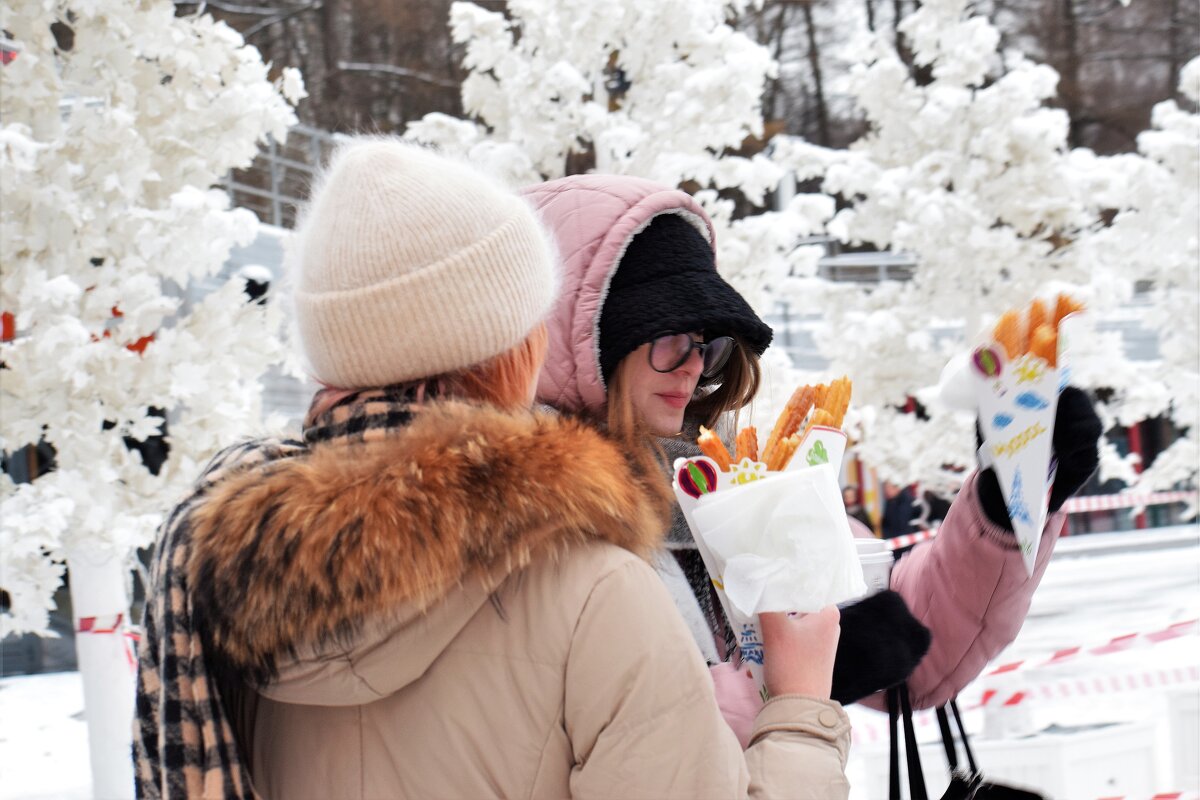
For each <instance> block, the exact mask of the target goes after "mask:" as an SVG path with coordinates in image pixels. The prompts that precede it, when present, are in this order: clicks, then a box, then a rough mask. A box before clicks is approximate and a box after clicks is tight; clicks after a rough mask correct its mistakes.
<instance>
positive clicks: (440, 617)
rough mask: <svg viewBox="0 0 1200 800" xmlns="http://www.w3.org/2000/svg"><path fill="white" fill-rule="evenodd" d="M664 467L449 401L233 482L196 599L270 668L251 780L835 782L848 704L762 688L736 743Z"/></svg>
mask: <svg viewBox="0 0 1200 800" xmlns="http://www.w3.org/2000/svg"><path fill="white" fill-rule="evenodd" d="M658 480H660V476H659V475H658V474H657V472H646V471H643V470H638V469H636V468H635V467H634V466H633V465H631V464H630V463H629V461H628V460H627V458H626V457H625V456H624V455H623V454H622V452H621V451H620V449H619V448H618V447H616V446H615V445H614V444H613V443H612V442H610V441H608V440H606V439H605V438H604V437H603V436H602V435H601V434H599V433H597V432H596V431H594V430H593V429H591V428H590V427H588V426H586V425H583V424H580V423H576V422H572V421H569V420H564V419H561V418H557V417H553V416H543V415H538V414H521V415H507V414H503V413H501V412H498V411H495V410H493V409H487V408H482V407H478V406H469V405H465V404H461V403H450V402H438V403H433V404H430V405H429V406H428V407H426V408H425V409H423V410H420V411H418V412H417V413H416V414H415V415H414V418H413V419H412V421H411V422H410V423H409V424H407V425H405V426H403V427H400V428H397V429H395V430H393V431H389V432H388V435H387V436H386V437H384V438H383V440H381V441H375V442H370V443H359V444H354V445H345V444H339V443H338V442H336V441H332V442H327V443H325V444H322V445H320V446H318V447H316V448H315V449H314V450H313V452H312V454H311V456H309V457H307V458H304V459H293V460H291V461H289V462H286V463H276V464H274V465H272V466H271V467H270V468H268V469H264V470H262V471H250V472H243V473H241V474H239V475H237V476H235V477H234V478H232V479H231V480H229V481H227V482H226V483H225V484H224V485H222V486H220V487H219V488H218V489H217V490H215V491H214V492H213V493H212V495H211V498H210V500H209V501H208V502H207V503H206V505H205V508H204V509H203V511H202V512H201V513H200V514H198V519H197V524H196V531H195V534H194V536H195V542H194V544H193V547H194V548H195V550H196V552H195V555H194V556H193V567H194V568H193V574H194V575H197V576H200V575H204V576H206V577H207V578H208V580H209V582H210V584H212V585H209V586H207V587H206V588H205V590H204V592H203V593H202V594H201V596H198V597H197V598H196V603H197V604H198V606H206V604H207V606H211V607H204V608H202V609H201V611H202V613H203V614H204V616H205V619H206V620H208V622H207V624H208V625H209V626H210V628H209V629H210V631H211V641H210V646H211V647H213V648H214V650H215V651H216V652H217V653H219V658H221V659H222V660H224V661H225V662H226V663H227V664H228V665H232V666H233V667H234V668H236V669H239V670H242V671H243V672H244V673H245V674H251V673H255V672H259V673H261V672H262V671H263V670H266V671H267V672H271V673H274V675H273V677H272V678H271V679H270V680H269V681H268V682H267V683H266V685H265V686H263V687H262V688H261V690H260V691H258V692H254V691H252V690H248V691H247V696H246V697H245V698H243V699H245V700H249V701H250V702H248V703H246V704H245V705H244V707H245V708H247V709H249V711H248V715H249V716H248V718H247V720H246V723H247V725H246V727H245V731H244V736H245V737H246V745H247V750H248V757H249V761H250V764H251V768H250V772H251V775H252V779H253V782H254V786H255V789H256V791H257V792H258V793H259V794H260V795H261V796H262V797H264V798H268V800H270V799H271V798H287V800H303V799H304V798H319V799H320V800H329V799H330V798H388V799H389V800H390V799H391V798H403V797H409V798H423V799H424V798H486V797H506V798H543V797H544V798H564V797H581V798H583V797H612V798H624V799H629V798H668V797H679V798H708V797H712V798H739V797H745V796H751V797H783V798H822V800H828V799H829V798H844V797H846V796H847V794H848V784H847V782H846V780H845V776H844V767H845V760H846V754H847V750H848V747H849V729H850V726H849V722H848V720H847V718H846V716H845V714H844V712H843V711H842V709H841V707H840V706H839V705H838V704H836V703H834V702H831V701H823V700H818V699H814V698H808V697H800V696H787V697H780V698H776V699H773V700H772V701H771V702H769V703H768V704H767V705H766V707H765V708H763V710H762V711H761V713H760V714H759V715H758V719H757V721H756V726H755V732H754V735H753V740H752V744H751V746H750V748H749V749H748V750H747V751H746V752H745V753H743V752H742V750H741V749H740V748H739V746H738V743H737V740H736V739H735V737H734V735H733V733H732V732H731V731H730V730H729V728H728V727H727V726H726V724H725V722H724V721H723V720H722V717H721V714H720V711H719V710H718V708H717V704H716V702H715V699H714V697H713V688H712V681H711V679H710V678H709V675H708V671H707V669H706V668H705V665H704V663H703V661H702V660H701V658H700V656H699V654H698V652H697V650H696V647H695V644H694V643H693V641H692V637H691V636H690V635H689V633H688V631H687V629H686V627H685V625H684V623H683V621H682V620H681V619H680V617H679V615H678V612H677V611H676V610H675V607H674V605H673V603H672V601H671V599H670V598H669V596H668V595H667V592H666V590H665V589H664V587H663V585H662V582H661V580H659V578H658V577H657V575H656V574H655V573H654V571H653V569H652V568H651V567H649V566H648V565H647V564H646V562H645V561H644V560H643V557H644V556H645V554H647V553H648V552H650V551H651V550H652V549H653V548H654V547H655V546H656V545H657V541H658V538H659V537H660V536H661V531H662V530H663V529H664V527H665V525H664V522H663V519H662V512H663V510H664V508H663V505H662V503H661V502H660V501H658V500H656V499H654V493H653V492H652V491H651V490H650V488H649V487H650V485H651V482H654V481H658ZM246 564H252V565H253V569H252V570H251V569H246V568H244V567H245V565H246ZM247 581H249V585H246V582H247ZM216 606H220V608H217V607H216ZM238 705H241V704H238Z"/></svg>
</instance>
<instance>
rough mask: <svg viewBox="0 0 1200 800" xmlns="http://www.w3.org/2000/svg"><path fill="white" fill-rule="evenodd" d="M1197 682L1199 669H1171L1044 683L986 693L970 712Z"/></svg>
mask: <svg viewBox="0 0 1200 800" xmlns="http://www.w3.org/2000/svg"><path fill="white" fill-rule="evenodd" d="M1197 681H1200V666H1197V665H1195V664H1193V665H1191V666H1187V667H1171V668H1167V669H1151V670H1143V671H1140V672H1129V673H1122V674H1117V675H1096V676H1090V677H1083V678H1064V679H1063V680H1058V681H1047V682H1045V683H1038V684H1036V685H1033V686H1028V687H1025V688H1023V689H1018V690H1015V691H1014V690H1011V689H1010V690H1006V691H1005V690H1000V689H985V690H984V692H983V695H982V696H981V697H980V699H979V702H978V703H977V704H975V705H973V706H971V708H973V709H974V708H980V707H983V706H987V707H991V708H1011V707H1012V706H1018V705H1021V704H1022V703H1026V702H1031V701H1037V700H1061V699H1063V698H1068V697H1088V696H1092V695H1097V694H1113V693H1116V692H1139V691H1144V690H1146V689H1156V688H1159V687H1162V686H1175V685H1178V684H1181V683H1194V682H1197Z"/></svg>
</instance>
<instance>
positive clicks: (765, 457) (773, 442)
mask: <svg viewBox="0 0 1200 800" xmlns="http://www.w3.org/2000/svg"><path fill="white" fill-rule="evenodd" d="M815 394H816V392H815V390H814V388H813V387H812V386H797V387H796V391H794V392H792V396H791V398H790V399H789V400H788V401H787V405H786V406H784V409H783V411H782V412H781V413H780V414H779V419H777V420H775V427H774V428H772V429H771V435H770V436H768V437H767V443H766V445H765V446H764V447H763V449H762V459H761V460H762V461H765V462H766V463H767V464H770V463H771V456H772V455H774V453H775V449H776V448H777V447H779V443H780V442H781V441H782V440H784V439H786V438H787V437H789V436H791V435H792V434H794V433H795V432H796V431H798V430H800V425H801V424H803V422H804V418H805V417H806V416H808V410H809V409H810V408H812V407H813V402H814V400H815Z"/></svg>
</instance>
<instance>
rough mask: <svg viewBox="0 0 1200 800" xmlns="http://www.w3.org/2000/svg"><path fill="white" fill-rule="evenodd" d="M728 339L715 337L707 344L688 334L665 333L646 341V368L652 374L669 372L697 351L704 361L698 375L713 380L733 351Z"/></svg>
mask: <svg viewBox="0 0 1200 800" xmlns="http://www.w3.org/2000/svg"><path fill="white" fill-rule="evenodd" d="M733 347H734V341H733V337H732V336H718V337H717V338H715V339H713V340H712V341H711V342H697V341H695V340H693V339H692V336H691V334H688V333H667V334H663V335H662V336H658V337H656V338H654V339H652V340H651V341H650V366H651V367H652V368H653V369H654V371H655V372H673V371H675V370H677V369H679V368H680V367H682V366H683V365H684V363H685V362H686V361H687V360H688V359H689V358H691V355H692V351H693V350H699V351H700V356H701V358H703V359H704V368H703V369H702V370H701V371H700V375H701V376H702V377H705V378H713V377H716V376H717V375H719V374H720V372H721V370H722V368H724V366H725V362H726V361H728V360H729V354H730V353H732V352H733Z"/></svg>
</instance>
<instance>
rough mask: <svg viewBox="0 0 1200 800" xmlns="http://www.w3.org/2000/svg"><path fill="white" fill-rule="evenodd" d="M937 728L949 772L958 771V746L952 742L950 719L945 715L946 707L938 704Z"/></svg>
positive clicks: (952, 733)
mask: <svg viewBox="0 0 1200 800" xmlns="http://www.w3.org/2000/svg"><path fill="white" fill-rule="evenodd" d="M936 713H937V721H938V728H939V729H940V730H941V732H942V747H944V748H945V749H946V761H947V762H948V763H949V764H950V772H951V774H953V773H955V772H957V771H958V747H957V746H956V745H955V743H954V731H952V730H950V719H949V717H948V716H947V715H946V707H945V706H938V709H937V712H936Z"/></svg>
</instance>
